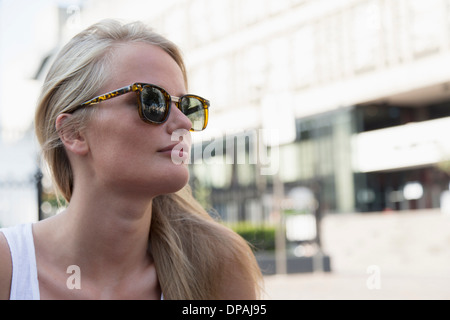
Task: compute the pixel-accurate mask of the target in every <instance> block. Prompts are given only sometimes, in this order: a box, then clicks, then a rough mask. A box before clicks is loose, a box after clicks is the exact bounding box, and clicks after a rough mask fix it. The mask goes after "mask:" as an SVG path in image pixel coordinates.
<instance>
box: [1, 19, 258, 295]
mask: <svg viewBox="0 0 450 320" xmlns="http://www.w3.org/2000/svg"><path fill="white" fill-rule="evenodd" d="M208 107H209V102H208V101H207V100H206V99H203V98H201V97H198V96H194V95H187V76H186V70H185V66H184V63H183V60H182V58H181V55H180V52H179V50H178V49H177V47H176V46H175V45H174V44H173V43H171V42H170V41H168V40H166V39H165V38H163V37H162V36H160V35H158V34H156V33H154V32H152V31H151V30H149V29H148V28H146V27H145V26H144V25H143V24H142V23H131V24H126V25H122V24H120V23H118V22H116V21H112V20H106V21H102V22H100V23H98V24H96V25H93V26H92V27H90V28H88V29H87V30H85V31H83V32H81V33H80V34H78V35H77V36H75V37H74V38H73V39H72V40H71V41H70V42H69V43H68V44H67V45H66V46H65V47H64V48H63V49H62V51H61V53H60V54H59V56H58V57H57V58H56V60H55V62H54V64H53V66H52V67H51V69H50V71H49V73H48V75H47V78H46V80H45V83H44V86H43V91H42V94H41V97H40V100H39V104H38V109H37V112H36V119H35V126H36V132H37V137H38V140H39V142H40V144H41V146H42V150H43V155H44V158H45V159H46V161H47V163H48V165H49V168H50V170H51V172H52V174H53V177H54V180H55V184H56V185H57V186H58V189H59V191H60V192H61V194H62V195H63V196H64V198H65V199H66V200H67V201H68V203H69V205H68V206H67V209H66V210H65V211H64V212H63V213H60V214H58V215H56V216H54V217H52V218H49V219H46V220H44V221H40V222H38V223H35V224H33V225H23V226H20V227H16V228H10V229H6V230H3V234H2V233H0V256H1V257H2V258H1V260H0V298H4V299H8V298H11V299H160V298H161V297H163V298H164V299H254V298H258V297H259V283H260V280H261V273H260V271H259V268H258V265H257V263H256V260H255V258H254V256H253V254H252V252H251V250H250V248H249V246H248V245H247V243H246V242H245V241H244V240H243V239H242V238H241V237H239V236H238V235H237V234H235V233H234V232H232V231H231V230H229V229H227V228H225V227H224V226H222V225H221V224H219V223H217V222H216V221H214V220H213V219H212V218H211V217H210V216H209V215H208V214H207V213H206V212H205V210H204V209H203V208H202V207H201V206H200V205H199V204H198V203H197V202H196V201H195V200H194V198H193V197H192V195H191V192H190V190H189V188H188V186H187V185H186V184H187V182H188V178H189V173H188V168H187V166H186V165H185V164H184V163H183V161H175V160H179V159H185V158H186V157H187V156H188V152H189V147H190V142H189V141H190V139H189V136H188V135H186V134H185V133H187V132H189V131H199V130H203V129H204V128H205V127H206V124H207V120H208ZM174 137H175V138H174Z"/></svg>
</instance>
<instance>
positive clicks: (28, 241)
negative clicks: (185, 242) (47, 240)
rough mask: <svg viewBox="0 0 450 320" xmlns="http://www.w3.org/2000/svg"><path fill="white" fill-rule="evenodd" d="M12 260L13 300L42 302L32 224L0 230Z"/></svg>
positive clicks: (11, 296) (11, 295) (11, 297)
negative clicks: (6, 242)
mask: <svg viewBox="0 0 450 320" xmlns="http://www.w3.org/2000/svg"><path fill="white" fill-rule="evenodd" d="M0 231H1V232H2V233H3V234H4V235H5V238H6V240H7V241H8V245H9V250H10V252H11V260H12V279H11V293H10V296H9V298H10V299H11V300H40V294H39V282H38V276H37V268H36V254H35V250H34V240H33V230H32V224H31V223H28V224H21V225H18V226H15V227H11V228H4V229H0Z"/></svg>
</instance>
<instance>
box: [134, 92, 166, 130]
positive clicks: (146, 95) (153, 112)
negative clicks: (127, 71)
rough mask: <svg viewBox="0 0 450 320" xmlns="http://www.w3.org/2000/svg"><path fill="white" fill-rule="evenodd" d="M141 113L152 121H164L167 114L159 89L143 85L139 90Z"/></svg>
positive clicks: (164, 101) (163, 97) (162, 95)
mask: <svg viewBox="0 0 450 320" xmlns="http://www.w3.org/2000/svg"><path fill="white" fill-rule="evenodd" d="M141 103H142V114H143V116H144V117H145V118H146V119H147V120H150V121H152V122H157V123H160V122H164V120H166V115H167V111H168V110H167V104H166V99H165V96H164V94H163V92H162V91H161V90H159V89H158V88H154V87H144V88H143V90H142V92H141Z"/></svg>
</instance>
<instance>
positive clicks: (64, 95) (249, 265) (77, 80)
mask: <svg viewBox="0 0 450 320" xmlns="http://www.w3.org/2000/svg"><path fill="white" fill-rule="evenodd" d="M129 42H144V43H149V44H152V45H156V46H159V47H160V48H162V49H163V50H165V52H167V53H168V54H169V55H170V56H171V57H172V58H173V59H174V60H175V61H176V62H177V64H178V65H179V67H180V68H181V70H182V72H183V76H184V81H185V83H186V87H187V76H186V69H185V65H184V62H183V59H182V56H181V53H180V51H179V49H178V48H177V46H176V45H175V44H173V43H172V42H170V41H169V40H167V39H166V38H164V37H162V36H161V35H159V34H157V33H155V32H153V31H152V30H151V29H149V28H148V27H147V26H145V25H144V24H143V23H141V22H134V23H130V24H121V23H119V22H118V21H115V20H104V21H101V22H99V23H97V24H95V25H93V26H91V27H89V28H88V29H86V30H84V31H82V32H81V33H79V34H78V35H76V36H75V37H74V38H73V39H72V40H71V41H70V42H69V43H68V44H67V45H66V46H64V47H63V48H62V50H61V52H60V53H59V55H58V56H57V57H56V59H55V62H54V63H53V65H52V67H51V68H50V70H49V72H48V75H47V77H46V79H45V82H44V85H43V89H42V93H41V96H40V99H39V102H38V107H37V111H36V117H35V129H36V134H37V138H38V141H39V143H40V144H41V147H42V153H43V157H44V159H45V160H46V161H47V164H48V166H49V168H50V171H51V173H52V176H53V179H54V181H55V184H56V186H57V187H58V190H59V192H60V193H61V194H62V196H63V197H64V198H65V199H66V200H67V201H68V202H70V199H71V196H72V191H73V184H74V181H73V179H74V177H73V172H72V167H71V164H70V162H69V159H68V157H67V154H66V151H65V149H64V145H63V144H62V142H61V140H60V139H59V135H58V132H57V130H56V128H55V122H56V118H57V117H58V115H60V114H61V113H64V112H70V110H71V109H73V108H74V107H76V106H78V105H79V104H81V103H83V102H84V101H86V100H88V99H91V98H92V97H93V96H95V95H97V94H99V92H98V91H99V90H100V88H101V87H102V86H103V85H104V84H105V81H106V79H108V70H109V67H110V65H109V62H110V57H111V53H112V51H113V49H114V48H115V47H116V46H117V45H120V44H123V43H129ZM95 109H96V108H84V109H80V110H79V111H78V112H76V113H74V116H73V117H71V120H70V121H66V122H65V124H64V126H65V128H72V129H73V130H82V129H83V128H84V127H85V126H86V124H87V122H88V121H89V118H90V116H91V115H92V112H95ZM149 251H150V252H151V254H152V256H153V259H154V262H155V266H156V270H157V275H158V280H159V283H160V286H161V289H162V292H163V294H164V298H165V299H221V298H231V297H223V296H222V295H221V293H223V288H224V287H225V286H226V285H227V283H226V282H227V277H229V276H232V277H233V278H234V279H236V274H237V275H239V276H240V277H241V278H242V279H241V280H243V281H246V283H251V284H252V285H253V286H254V289H255V294H256V296H259V289H260V283H261V279H262V277H261V273H260V270H259V267H258V264H257V262H256V259H255V257H254V255H253V253H252V251H251V249H250V247H249V246H248V244H247V243H246V242H245V241H244V240H243V239H242V238H241V237H240V236H238V235H237V234H236V233H234V232H233V231H231V230H230V229H228V228H226V227H224V226H223V225H222V224H220V223H218V222H217V221H215V220H214V219H213V218H211V216H210V215H209V214H208V213H207V212H206V211H205V210H204V208H202V206H201V205H200V204H199V203H198V202H197V201H196V200H195V199H194V198H193V196H192V192H191V191H190V188H189V186H186V187H185V188H183V189H182V190H180V191H179V192H176V193H174V194H167V195H161V196H158V197H156V198H155V199H153V205H152V222H151V229H150V237H149ZM230 266H232V268H233V270H230ZM235 271H238V272H237V273H236V272H235Z"/></svg>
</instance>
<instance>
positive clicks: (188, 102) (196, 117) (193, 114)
mask: <svg viewBox="0 0 450 320" xmlns="http://www.w3.org/2000/svg"><path fill="white" fill-rule="evenodd" d="M180 109H181V112H183V114H184V115H186V116H187V117H188V118H189V120H191V122H192V129H194V130H196V131H201V130H203V127H204V124H205V111H204V108H203V102H202V101H200V100H199V99H197V98H195V97H184V98H183V99H182V100H181V103H180Z"/></svg>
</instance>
